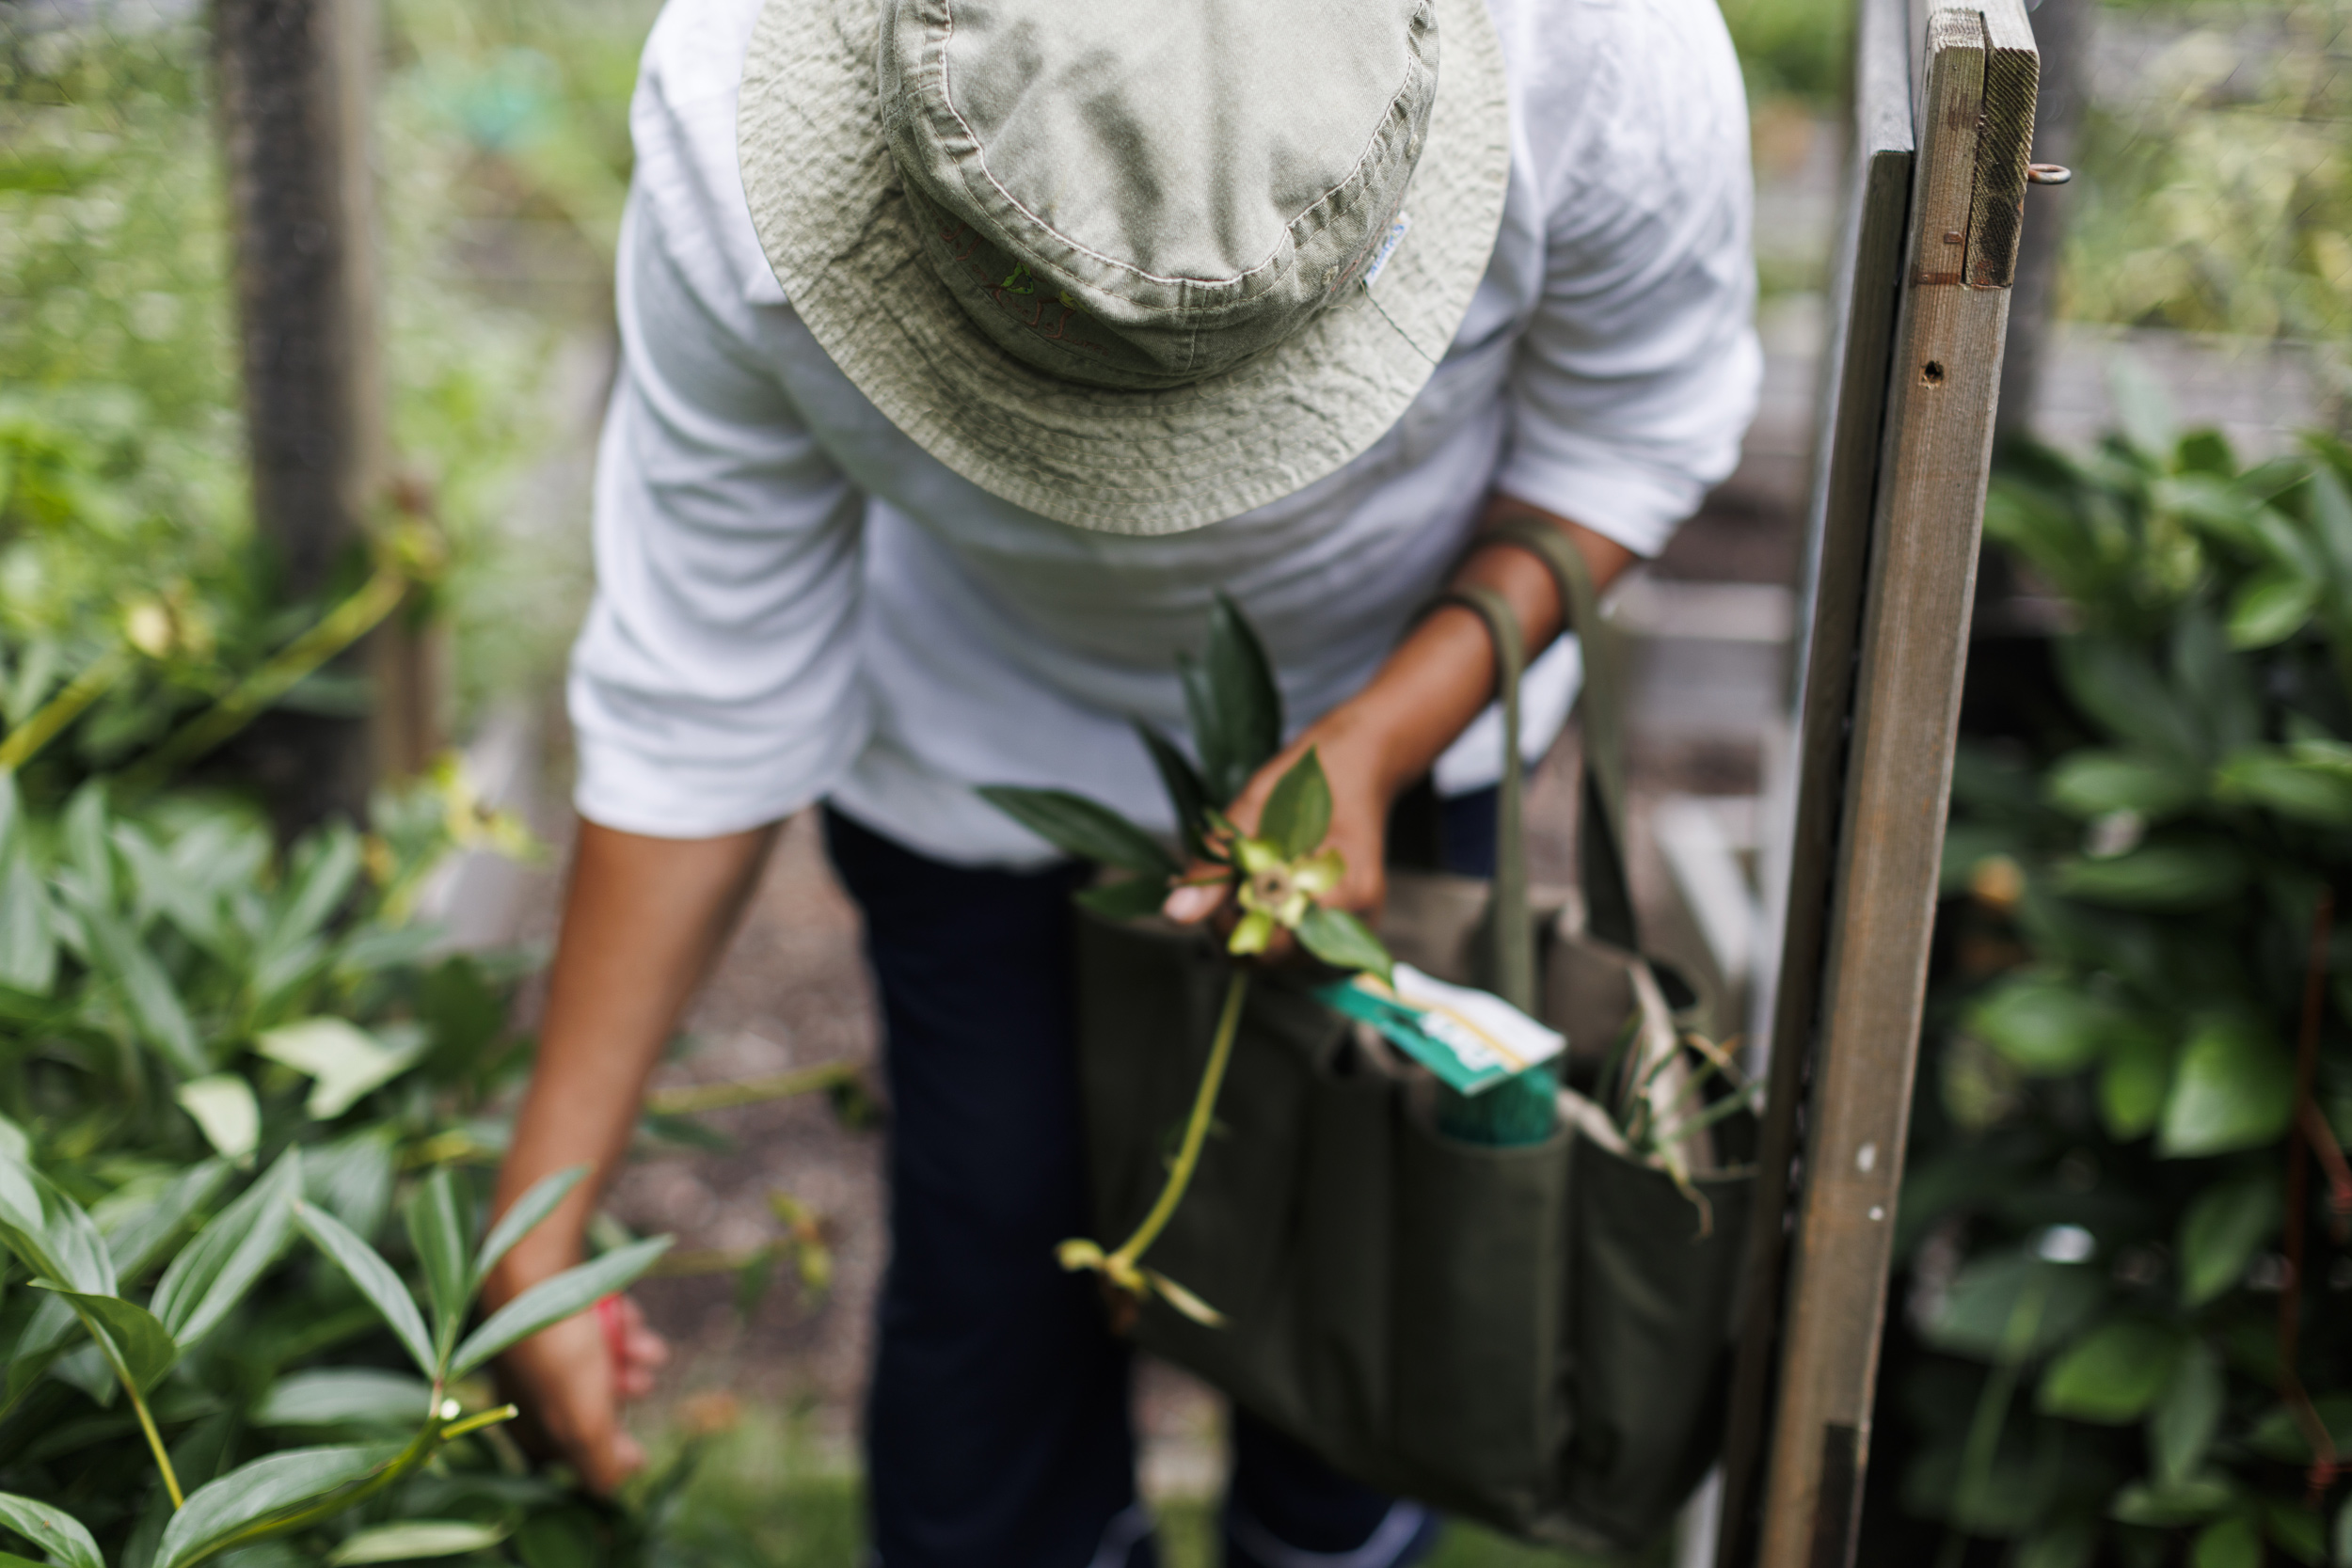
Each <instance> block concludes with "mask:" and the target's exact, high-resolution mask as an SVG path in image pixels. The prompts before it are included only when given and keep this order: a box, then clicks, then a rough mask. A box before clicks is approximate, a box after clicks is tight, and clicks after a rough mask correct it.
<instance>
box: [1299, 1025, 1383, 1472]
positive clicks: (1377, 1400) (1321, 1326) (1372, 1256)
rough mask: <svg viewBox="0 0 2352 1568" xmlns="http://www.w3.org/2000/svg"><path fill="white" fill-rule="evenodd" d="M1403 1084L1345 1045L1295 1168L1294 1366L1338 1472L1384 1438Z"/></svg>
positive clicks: (1313, 1109) (1311, 1428)
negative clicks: (1398, 1106)
mask: <svg viewBox="0 0 2352 1568" xmlns="http://www.w3.org/2000/svg"><path fill="white" fill-rule="evenodd" d="M1404 1087H1405V1086H1404V1084H1403V1082H1402V1081H1401V1080H1400V1078H1399V1077H1397V1076H1396V1075H1394V1074H1392V1073H1391V1072H1388V1071H1385V1070H1383V1069H1382V1068H1381V1067H1380V1066H1379V1065H1377V1064H1376V1063H1375V1062H1374V1061H1373V1060H1372V1059H1370V1057H1369V1055H1368V1053H1366V1052H1365V1050H1364V1048H1363V1047H1361V1046H1360V1045H1355V1044H1344V1045H1343V1047H1342V1048H1341V1049H1340V1050H1339V1051H1338V1052H1336V1053H1334V1056H1333V1061H1332V1063H1331V1064H1330V1065H1329V1066H1327V1067H1325V1068H1323V1069H1320V1070H1318V1071H1317V1073H1316V1075H1315V1082H1314V1086H1313V1089H1312V1091H1311V1094H1310V1096H1309V1099H1308V1102H1307V1117H1306V1123H1305V1128H1304V1132H1305V1152H1304V1158H1303V1159H1302V1160H1301V1162H1300V1170H1299V1219H1300V1227H1299V1251H1298V1254H1297V1256H1296V1258H1295V1259H1294V1261H1293V1264H1292V1266H1293V1267H1295V1269H1296V1270H1297V1271H1298V1274H1299V1294H1300V1298H1301V1307H1302V1312H1301V1318H1300V1323H1299V1337H1298V1341H1297V1351H1296V1357H1295V1358H1296V1363H1297V1368H1298V1376H1299V1384H1300V1392H1301V1395H1302V1397H1303V1399H1304V1402H1305V1404H1304V1420H1305V1425H1304V1426H1303V1427H1300V1428H1298V1429H1295V1430H1297V1431H1298V1432H1300V1433H1301V1434H1302V1436H1305V1437H1306V1439H1307V1440H1308V1441H1310V1442H1311V1443H1312V1444H1313V1445H1314V1446H1315V1447H1317V1448H1320V1449H1323V1450H1324V1452H1325V1454H1326V1456H1327V1457H1328V1458H1330V1459H1331V1460H1332V1461H1333V1462H1334V1463H1335V1464H1340V1465H1343V1466H1344V1465H1347V1464H1348V1463H1349V1462H1350V1457H1351V1456H1356V1455H1361V1454H1364V1453H1368V1452H1370V1451H1373V1449H1374V1448H1375V1445H1376V1444H1378V1443H1379V1442H1380V1441H1381V1440H1382V1438H1383V1437H1384V1435H1385V1434H1386V1433H1387V1432H1388V1431H1389V1427H1390V1419H1389V1413H1390V1407H1391V1402H1392V1400H1393V1398H1394V1392H1393V1390H1392V1388H1391V1385H1390V1373H1391V1357H1390V1352H1389V1346H1390V1337H1391V1317H1390V1308H1391V1300H1390V1288H1389V1285H1390V1278H1391V1266H1392V1262H1391V1259H1392V1255H1391V1240H1392V1233H1393V1230H1394V1214H1393V1211H1394V1206H1395V1193H1396V1171H1395V1163H1396V1134H1395V1129H1396V1122H1397V1112H1396V1102H1397V1101H1399V1100H1400V1099H1401V1098H1402V1097H1403V1094H1404Z"/></svg>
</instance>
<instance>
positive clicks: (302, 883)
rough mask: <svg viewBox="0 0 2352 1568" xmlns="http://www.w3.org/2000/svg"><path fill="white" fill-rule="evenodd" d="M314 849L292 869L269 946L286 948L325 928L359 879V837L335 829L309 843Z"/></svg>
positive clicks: (352, 833)
mask: <svg viewBox="0 0 2352 1568" xmlns="http://www.w3.org/2000/svg"><path fill="white" fill-rule="evenodd" d="M311 842H312V844H313V845H314V846H316V847H315V849H314V850H313V852H312V853H311V855H310V858H308V859H307V860H305V861H303V863H301V865H300V866H299V867H298V868H297V869H296V871H295V873H294V886H293V888H292V889H291V891H290V892H289V893H288V895H287V897H286V902H285V904H284V906H283V907H282V908H281V909H280V911H279V912H278V919H277V921H276V923H275V924H274V925H273V926H272V927H271V929H270V936H269V941H270V945H272V946H273V947H280V948H290V947H292V946H294V944H296V943H298V942H301V941H302V940H303V939H305V938H307V937H310V936H312V935H314V934H315V933H316V932H317V931H318V929H319V927H322V926H324V925H326V919H327V916H329V915H331V914H333V913H334V912H335V911H336V908H337V907H338V906H339V905H341V904H342V901H343V899H344V897H345V896H346V895H348V894H349V893H350V892H351V884H352V883H353V882H354V881H355V880H356V879H358V875H359V861H360V854H359V835H358V833H355V832H352V831H351V830H350V829H349V828H344V827H337V828H334V829H331V830H329V831H328V832H326V833H324V834H322V835H321V836H320V837H319V838H317V839H313V840H312V841H311Z"/></svg>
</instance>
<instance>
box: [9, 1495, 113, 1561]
mask: <svg viewBox="0 0 2352 1568" xmlns="http://www.w3.org/2000/svg"><path fill="white" fill-rule="evenodd" d="M0 1525H6V1526H7V1527H8V1528H10V1529H12V1530H14V1531H15V1532H16V1533H17V1534H19V1535H21V1536H23V1537H24V1539H25V1540H27V1541H30V1542H31V1543H32V1544H34V1545H36V1546H39V1547H40V1549H41V1550H42V1551H44V1552H46V1553H48V1554H49V1560H51V1561H52V1562H56V1563H59V1564H61V1565H62V1568H106V1560H105V1559H104V1558H103V1557H101V1556H100V1555H99V1553H98V1543H97V1542H95V1541H93V1540H91V1539H90V1533H89V1531H88V1530H86V1529H84V1528H82V1522H81V1521H80V1520H79V1519H76V1518H75V1517H74V1516H73V1515H72V1514H71V1513H67V1512H66V1511H65V1510H64V1509H62V1508H56V1507H54V1506H52V1505H51V1504H48V1503H43V1502H35V1501H34V1500H33V1499H32V1498H30V1497H18V1496H16V1495H15V1494H14V1493H11V1492H0Z"/></svg>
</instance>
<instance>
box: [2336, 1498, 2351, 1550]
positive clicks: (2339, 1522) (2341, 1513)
mask: <svg viewBox="0 0 2352 1568" xmlns="http://www.w3.org/2000/svg"><path fill="white" fill-rule="evenodd" d="M2336 1560H2337V1561H2338V1562H2340V1563H2344V1562H2352V1497H2347V1498H2345V1499H2344V1506H2343V1507H2342V1508H2340V1509H2338V1510H2337V1511H2336Z"/></svg>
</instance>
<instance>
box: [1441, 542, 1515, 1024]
mask: <svg viewBox="0 0 2352 1568" xmlns="http://www.w3.org/2000/svg"><path fill="white" fill-rule="evenodd" d="M1447 604H1451V605H1459V606H1461V607H1462V608H1463V609H1465V610H1469V611H1470V613H1472V614H1474V615H1476V616H1477V617H1478V618H1479V619H1480V620H1482V621H1484V622H1485V623H1486V636H1487V638H1488V639H1489V641H1492V642H1493V644H1494V651H1495V684H1496V685H1497V686H1498V687H1500V688H1502V734H1503V737H1504V738H1503V745H1502V784H1501V785H1500V787H1499V791H1498V798H1497V800H1496V809H1495V877H1494V891H1493V894H1492V895H1491V896H1490V897H1489V898H1488V900H1487V904H1486V925H1485V929H1484V930H1483V931H1482V932H1481V933H1480V934H1481V936H1482V937H1483V938H1484V939H1485V941H1486V949H1487V951H1486V960H1487V967H1488V969H1489V971H1490V973H1489V974H1487V975H1486V982H1487V984H1489V985H1490V986H1492V987H1493V988H1494V991H1495V994H1496V995H1497V996H1500V997H1502V999H1503V1000H1504V1001H1505V1002H1508V1003H1510V1004H1511V1006H1515V1007H1517V1008H1518V1009H1519V1010H1520V1011H1521V1012H1524V1013H1530V1014H1533V1013H1534V1011H1535V1010H1536V996H1535V921H1534V911H1531V910H1530V909H1529V908H1528V906H1527V830H1526V822H1525V816H1524V807H1525V800H1526V784H1527V781H1526V771H1527V768H1526V764H1525V763H1524V762H1522V761H1521V760H1520V757H1519V677H1520V676H1521V675H1522V674H1524V673H1526V665H1527V654H1526V648H1527V641H1526V638H1525V636H1524V635H1523V634H1522V633H1521V631H1520V629H1519V618H1518V615H1517V614H1515V613H1514V612H1513V611H1512V609H1511V602H1510V601H1509V600H1508V599H1505V598H1504V597H1503V596H1502V594H1498V593H1496V592H1495V591H1494V590H1493V589H1491V588H1478V587H1470V588H1452V589H1448V590H1447V591H1446V592H1444V593H1442V594H1438V597H1437V598H1436V599H1435V600H1434V601H1433V603H1432V608H1433V609H1434V608H1435V607H1436V606H1437V605H1447Z"/></svg>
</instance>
